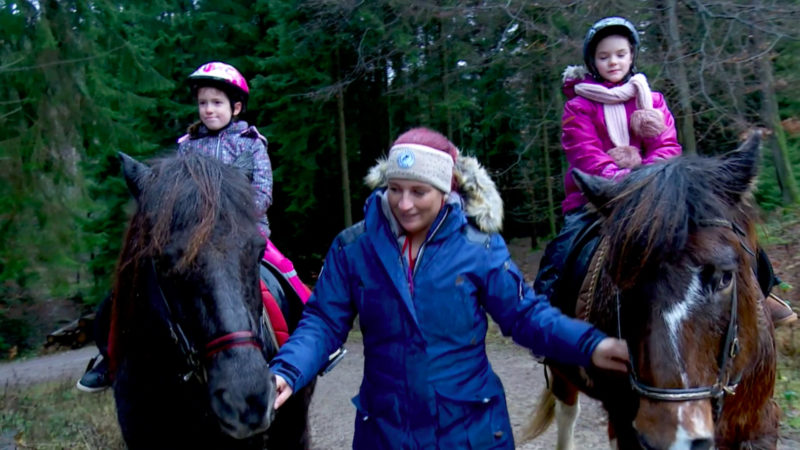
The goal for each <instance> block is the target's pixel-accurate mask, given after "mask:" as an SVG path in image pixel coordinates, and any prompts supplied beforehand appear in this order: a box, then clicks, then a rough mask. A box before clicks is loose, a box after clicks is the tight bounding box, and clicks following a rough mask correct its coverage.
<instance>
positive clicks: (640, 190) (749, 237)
mask: <svg viewBox="0 0 800 450" xmlns="http://www.w3.org/2000/svg"><path fill="white" fill-rule="evenodd" d="M758 156H759V138H758V137H757V136H756V137H753V138H751V139H750V140H749V141H748V142H747V143H745V144H744V145H743V146H742V147H741V148H740V149H738V150H737V151H734V152H731V153H729V154H727V155H725V156H722V157H719V158H703V157H689V156H684V157H681V158H675V159H673V160H670V161H668V162H664V163H660V164H656V165H651V166H646V167H642V168H641V169H639V170H635V171H633V172H631V174H630V175H629V176H627V177H626V178H625V179H624V180H623V181H621V182H612V181H609V180H606V179H602V178H598V177H590V176H587V175H585V174H581V173H576V174H575V177H576V180H577V181H578V183H579V185H580V186H581V188H582V190H583V191H584V193H585V194H586V196H587V198H589V199H590V202H591V203H592V204H593V205H594V206H595V207H596V208H597V210H598V211H599V212H600V213H601V215H602V216H603V218H604V219H603V220H604V223H603V235H604V237H605V238H606V239H607V243H608V244H607V245H608V256H607V259H606V263H605V265H604V267H603V271H602V274H601V279H600V282H599V283H598V288H597V292H596V295H595V298H594V304H593V305H592V310H591V312H590V320H591V321H592V322H595V323H597V324H598V325H599V326H600V327H601V328H603V329H604V330H605V331H606V332H608V333H609V334H612V335H620V336H621V337H622V338H624V339H626V340H627V342H628V345H629V348H630V356H631V367H632V370H631V374H630V375H631V376H630V377H629V378H628V379H627V380H625V382H624V383H622V384H621V385H620V386H621V388H622V391H623V392H621V393H620V392H615V393H614V395H615V396H616V398H615V399H614V400H609V401H604V403H605V404H606V407H607V408H608V409H609V414H610V418H611V422H612V423H611V425H612V426H613V427H614V428H615V429H616V430H615V431H616V432H617V436H618V438H619V440H620V441H619V444H620V448H640V447H641V448H658V449H667V448H681V449H690V448H692V449H693V448H709V447H710V446H711V445H713V444H714V443H716V445H721V444H724V443H726V442H746V441H753V440H754V439H756V437H760V438H764V439H774V438H775V437H776V430H775V421H776V416H775V411H774V409H773V406H772V404H771V395H772V390H773V387H774V378H775V377H774V376H775V356H774V346H773V340H772V336H771V325H770V323H769V320H768V319H767V317H766V316H765V313H764V309H763V308H762V304H761V303H762V300H763V295H762V293H761V291H760V289H759V286H758V284H757V281H756V277H755V274H754V263H755V254H754V251H756V242H755V236H754V233H753V224H752V221H751V219H750V217H751V216H752V214H751V211H750V208H749V206H748V203H747V198H748V193H749V189H750V186H751V183H752V182H753V179H754V177H755V175H756V167H757V163H758ZM734 389H735V390H736V395H735V396H733V395H732V391H733V390H734ZM615 405H616V406H615ZM615 422H616V423H615ZM626 429H627V430H628V432H626V431H625V430H626ZM769 433H772V434H771V437H770V436H767V435H768V434H769Z"/></svg>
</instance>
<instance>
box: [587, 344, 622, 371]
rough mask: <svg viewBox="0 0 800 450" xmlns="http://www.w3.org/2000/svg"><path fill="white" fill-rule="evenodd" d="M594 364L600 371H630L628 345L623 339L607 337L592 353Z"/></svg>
mask: <svg viewBox="0 0 800 450" xmlns="http://www.w3.org/2000/svg"><path fill="white" fill-rule="evenodd" d="M592 364H594V365H595V366H596V367H598V368H600V369H608V370H617V371H620V372H627V371H628V344H627V343H626V342H625V341H623V340H622V339H617V338H613V337H607V338H605V339H603V340H602V341H600V343H599V344H597V347H595V349H594V352H593V353H592Z"/></svg>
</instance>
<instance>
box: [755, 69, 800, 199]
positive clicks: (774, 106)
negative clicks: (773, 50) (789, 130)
mask: <svg viewBox="0 0 800 450" xmlns="http://www.w3.org/2000/svg"><path fill="white" fill-rule="evenodd" d="M757 64H758V71H759V74H760V75H761V76H760V78H761V83H762V85H761V95H762V96H763V99H762V105H761V111H762V114H761V115H762V117H763V120H764V124H765V125H766V127H767V128H769V130H770V131H772V134H771V135H770V136H768V137H767V140H766V143H767V144H768V145H769V146H770V148H771V149H772V159H773V162H774V164H775V176H776V177H777V179H778V186H779V187H780V189H781V196H782V199H783V204H784V205H785V206H789V205H796V204H798V203H800V191H798V188H797V180H795V178H794V174H793V173H792V165H791V163H790V162H789V152H788V148H787V145H786V135H785V134H784V132H783V128H782V127H781V118H780V114H779V113H778V100H777V99H776V98H775V80H774V77H773V75H772V62H771V61H770V58H769V56H768V55H765V56H764V57H762V58H759V59H758V63H757Z"/></svg>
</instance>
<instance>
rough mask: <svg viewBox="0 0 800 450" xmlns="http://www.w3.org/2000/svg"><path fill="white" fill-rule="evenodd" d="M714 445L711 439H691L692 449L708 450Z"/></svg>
mask: <svg viewBox="0 0 800 450" xmlns="http://www.w3.org/2000/svg"><path fill="white" fill-rule="evenodd" d="M713 445H714V440H713V439H694V440H693V441H692V446H691V449H692V450H708V449H710V448H711V447H712V446H713Z"/></svg>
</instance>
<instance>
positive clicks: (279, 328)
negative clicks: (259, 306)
mask: <svg viewBox="0 0 800 450" xmlns="http://www.w3.org/2000/svg"><path fill="white" fill-rule="evenodd" d="M260 285H261V299H262V301H263V302H264V310H265V311H266V313H267V317H269V322H270V324H271V325H272V327H271V328H272V331H273V332H274V333H275V340H276V341H277V342H278V347H280V346H282V345H283V343H284V342H286V340H287V339H289V326H288V325H286V319H285V318H284V317H283V313H282V312H281V308H280V307H279V306H278V302H276V301H275V297H273V296H272V294H271V293H270V292H269V290H268V289H267V285H266V284H264V280H261V282H260Z"/></svg>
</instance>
